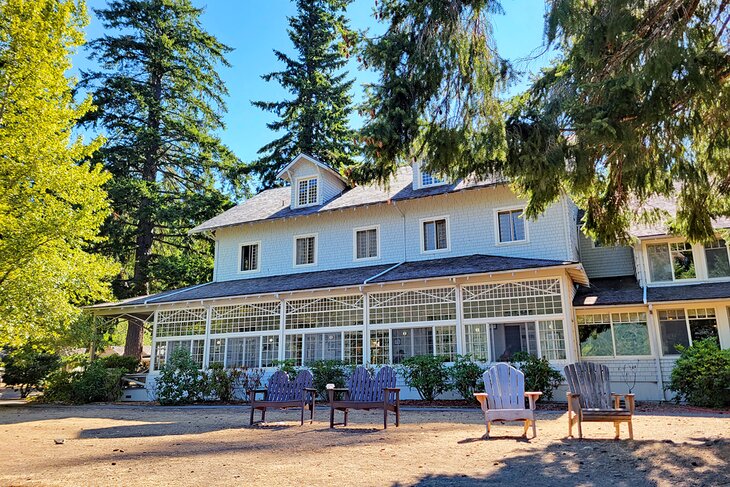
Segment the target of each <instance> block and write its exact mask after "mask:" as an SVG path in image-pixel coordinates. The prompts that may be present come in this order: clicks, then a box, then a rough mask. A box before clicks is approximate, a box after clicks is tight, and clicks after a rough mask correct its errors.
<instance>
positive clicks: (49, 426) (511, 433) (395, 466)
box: [0, 405, 730, 487]
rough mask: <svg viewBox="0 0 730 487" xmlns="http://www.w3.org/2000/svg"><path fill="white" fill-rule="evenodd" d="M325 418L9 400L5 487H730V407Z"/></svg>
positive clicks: (3, 410)
mask: <svg viewBox="0 0 730 487" xmlns="http://www.w3.org/2000/svg"><path fill="white" fill-rule="evenodd" d="M317 416H318V417H317V418H316V421H315V422H314V423H313V424H305V425H304V426H299V423H298V420H297V419H298V413H297V412H295V411H289V412H274V411H271V412H269V413H267V420H268V422H267V423H266V424H264V425H258V426H254V427H248V426H246V425H247V419H248V408H246V407H215V408H197V407H196V408H163V407H159V406H122V405H91V406H77V407H73V406H69V407H63V406H17V405H6V406H0V432H2V442H1V443H0V452H1V454H0V485H131V484H137V485H206V486H212V485H266V486H269V485H275V486H279V485H366V486H369V485H372V486H406V485H435V486H442V485H457V486H461V485H464V486H466V485H474V484H480V483H481V484H494V485H528V484H531V485H537V486H563V485H585V486H612V487H614V486H631V487H636V486H643V485H706V486H719V485H728V486H730V415H728V414H727V413H725V414H722V413H714V412H703V411H697V410H690V409H682V408H668V409H666V410H661V409H658V410H654V411H649V412H640V413H639V414H638V415H637V416H636V417H635V420H634V431H635V438H636V439H635V440H634V441H629V440H620V441H614V440H613V425H611V424H599V423H593V424H588V425H585V426H584V434H585V435H586V437H587V438H589V439H586V440H583V441H579V440H574V439H567V438H566V434H567V419H566V414H565V413H562V412H557V411H543V412H540V413H538V424H537V425H538V437H537V438H535V439H532V438H530V439H523V438H520V437H519V436H518V435H519V434H520V433H521V431H522V429H521V427H520V426H519V425H517V426H514V425H496V426H495V427H493V430H492V431H493V438H492V439H490V440H483V439H482V438H481V435H482V434H483V432H484V424H483V422H482V415H481V413H480V411H478V410H464V409H460V410H448V411H444V410H440V411H439V410H428V411H426V410H408V411H404V412H403V413H402V423H401V426H400V427H399V428H395V427H388V429H387V430H386V431H383V429H382V413H380V412H362V411H354V412H352V413H351V414H350V421H351V425H350V426H348V427H347V428H343V427H338V428H336V429H334V430H330V429H329V428H328V423H327V422H326V420H327V418H328V411H327V410H324V409H323V410H318V411H317ZM622 436H623V437H627V436H628V435H627V432H626V427H625V425H624V426H622ZM57 439H58V440H61V439H62V440H63V443H62V444H56V442H55V441H54V440H57Z"/></svg>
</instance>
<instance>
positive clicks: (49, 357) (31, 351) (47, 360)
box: [3, 345, 61, 398]
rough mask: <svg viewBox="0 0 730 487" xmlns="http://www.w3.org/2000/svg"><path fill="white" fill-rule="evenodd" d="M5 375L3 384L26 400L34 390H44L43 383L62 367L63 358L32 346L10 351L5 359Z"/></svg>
mask: <svg viewBox="0 0 730 487" xmlns="http://www.w3.org/2000/svg"><path fill="white" fill-rule="evenodd" d="M3 364H4V366H5V373H4V374H3V382H5V384H7V385H9V386H12V387H13V388H16V389H18V390H19V391H20V397H22V398H26V397H28V394H30V393H31V392H32V391H34V390H41V389H42V388H43V381H44V380H45V379H46V377H48V375H49V374H50V373H51V372H53V371H54V370H57V369H58V368H59V367H60V366H61V358H60V357H59V356H58V355H57V354H55V353H50V352H47V351H44V350H41V349H38V348H35V347H33V346H32V345H25V346H23V347H21V348H16V349H13V350H11V351H10V353H8V354H7V355H6V356H5V358H3Z"/></svg>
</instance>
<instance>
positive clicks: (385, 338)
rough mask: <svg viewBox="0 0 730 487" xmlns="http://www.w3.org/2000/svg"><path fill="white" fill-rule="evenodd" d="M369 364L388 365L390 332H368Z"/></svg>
mask: <svg viewBox="0 0 730 487" xmlns="http://www.w3.org/2000/svg"><path fill="white" fill-rule="evenodd" d="M370 363H372V364H373V365H385V364H388V363H390V330H374V331H371V332H370Z"/></svg>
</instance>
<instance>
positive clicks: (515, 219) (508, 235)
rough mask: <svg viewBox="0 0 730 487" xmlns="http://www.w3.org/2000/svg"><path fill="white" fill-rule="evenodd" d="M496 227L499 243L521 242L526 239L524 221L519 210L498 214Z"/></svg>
mask: <svg viewBox="0 0 730 487" xmlns="http://www.w3.org/2000/svg"><path fill="white" fill-rule="evenodd" d="M497 225H498V227H499V242H500V243H509V242H523V241H525V240H526V239H527V235H526V234H525V219H524V218H523V217H522V209H521V208H520V209H516V210H506V211H500V212H498V213H497Z"/></svg>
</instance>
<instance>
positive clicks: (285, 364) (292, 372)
mask: <svg viewBox="0 0 730 487" xmlns="http://www.w3.org/2000/svg"><path fill="white" fill-rule="evenodd" d="M273 364H274V367H276V370H281V371H282V372H286V373H287V374H288V375H289V377H290V378H291V377H294V376H296V375H297V372H298V371H299V370H298V369H297V367H296V366H295V365H294V364H296V362H295V361H294V360H291V359H287V360H274V362H273Z"/></svg>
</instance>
